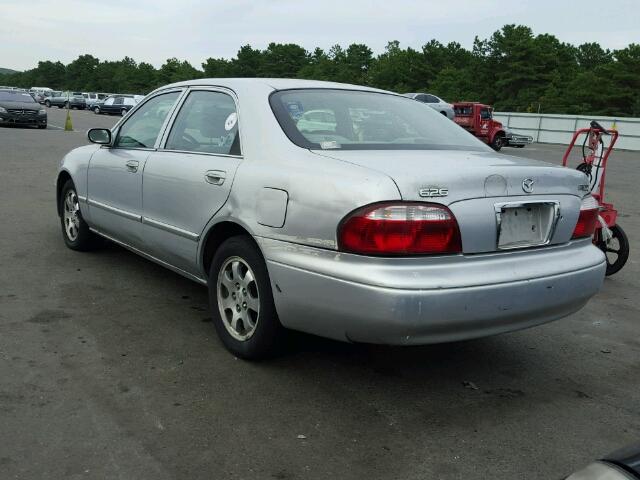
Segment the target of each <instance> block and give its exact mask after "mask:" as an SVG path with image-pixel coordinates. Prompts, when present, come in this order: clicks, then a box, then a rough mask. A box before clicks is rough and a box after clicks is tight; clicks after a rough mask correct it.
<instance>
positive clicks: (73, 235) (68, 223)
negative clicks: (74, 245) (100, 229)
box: [63, 190, 80, 242]
mask: <svg viewBox="0 0 640 480" xmlns="http://www.w3.org/2000/svg"><path fill="white" fill-rule="evenodd" d="M79 215H80V204H79V203H78V195H76V192H75V190H69V191H68V192H67V195H66V196H65V198H64V212H63V220H64V231H65V234H66V235H67V238H68V239H69V240H70V241H72V242H75V241H76V239H77V238H78V232H79V229H80V216H79Z"/></svg>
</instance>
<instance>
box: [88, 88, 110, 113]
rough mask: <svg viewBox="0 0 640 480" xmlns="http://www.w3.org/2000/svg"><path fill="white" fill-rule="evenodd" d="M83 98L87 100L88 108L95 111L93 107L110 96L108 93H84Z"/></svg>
mask: <svg viewBox="0 0 640 480" xmlns="http://www.w3.org/2000/svg"><path fill="white" fill-rule="evenodd" d="M82 96H83V97H84V99H85V102H86V104H87V108H88V109H89V110H93V107H94V106H95V105H97V104H98V103H100V102H102V101H104V100H105V99H106V98H107V97H108V96H109V94H108V93H96V92H83V93H82Z"/></svg>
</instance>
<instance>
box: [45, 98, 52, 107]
mask: <svg viewBox="0 0 640 480" xmlns="http://www.w3.org/2000/svg"><path fill="white" fill-rule="evenodd" d="M44 104H45V105H46V107H47V108H51V102H50V101H49V100H45V102H44Z"/></svg>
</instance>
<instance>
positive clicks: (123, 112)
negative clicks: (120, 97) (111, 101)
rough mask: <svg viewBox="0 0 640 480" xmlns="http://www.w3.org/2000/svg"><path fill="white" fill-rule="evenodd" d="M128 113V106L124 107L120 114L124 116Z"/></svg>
mask: <svg viewBox="0 0 640 480" xmlns="http://www.w3.org/2000/svg"><path fill="white" fill-rule="evenodd" d="M126 114H127V109H126V108H123V109H122V110H120V115H121V116H123V117H124V116H125V115H126Z"/></svg>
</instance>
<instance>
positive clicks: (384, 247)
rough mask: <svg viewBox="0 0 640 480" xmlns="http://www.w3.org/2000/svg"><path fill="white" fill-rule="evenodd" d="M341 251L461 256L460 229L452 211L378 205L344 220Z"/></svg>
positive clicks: (431, 206) (420, 205) (437, 207)
mask: <svg viewBox="0 0 640 480" xmlns="http://www.w3.org/2000/svg"><path fill="white" fill-rule="evenodd" d="M338 248H339V249H340V250H342V251H346V252H351V253H359V254H364V255H382V256H384V255H395V256H397V255H426V254H443V253H460V252H461V251H462V242H461V241H460V229H459V228H458V222H457V221H456V218H455V217H454V215H453V213H451V210H449V209H448V208H447V207H445V206H443V205H437V204H431V203H409V202H407V203H403V202H393V203H378V204H373V205H368V206H366V207H362V208H360V209H358V210H356V211H354V212H352V213H351V214H349V215H348V216H347V217H345V218H344V220H342V222H341V223H340V226H339V227H338Z"/></svg>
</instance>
